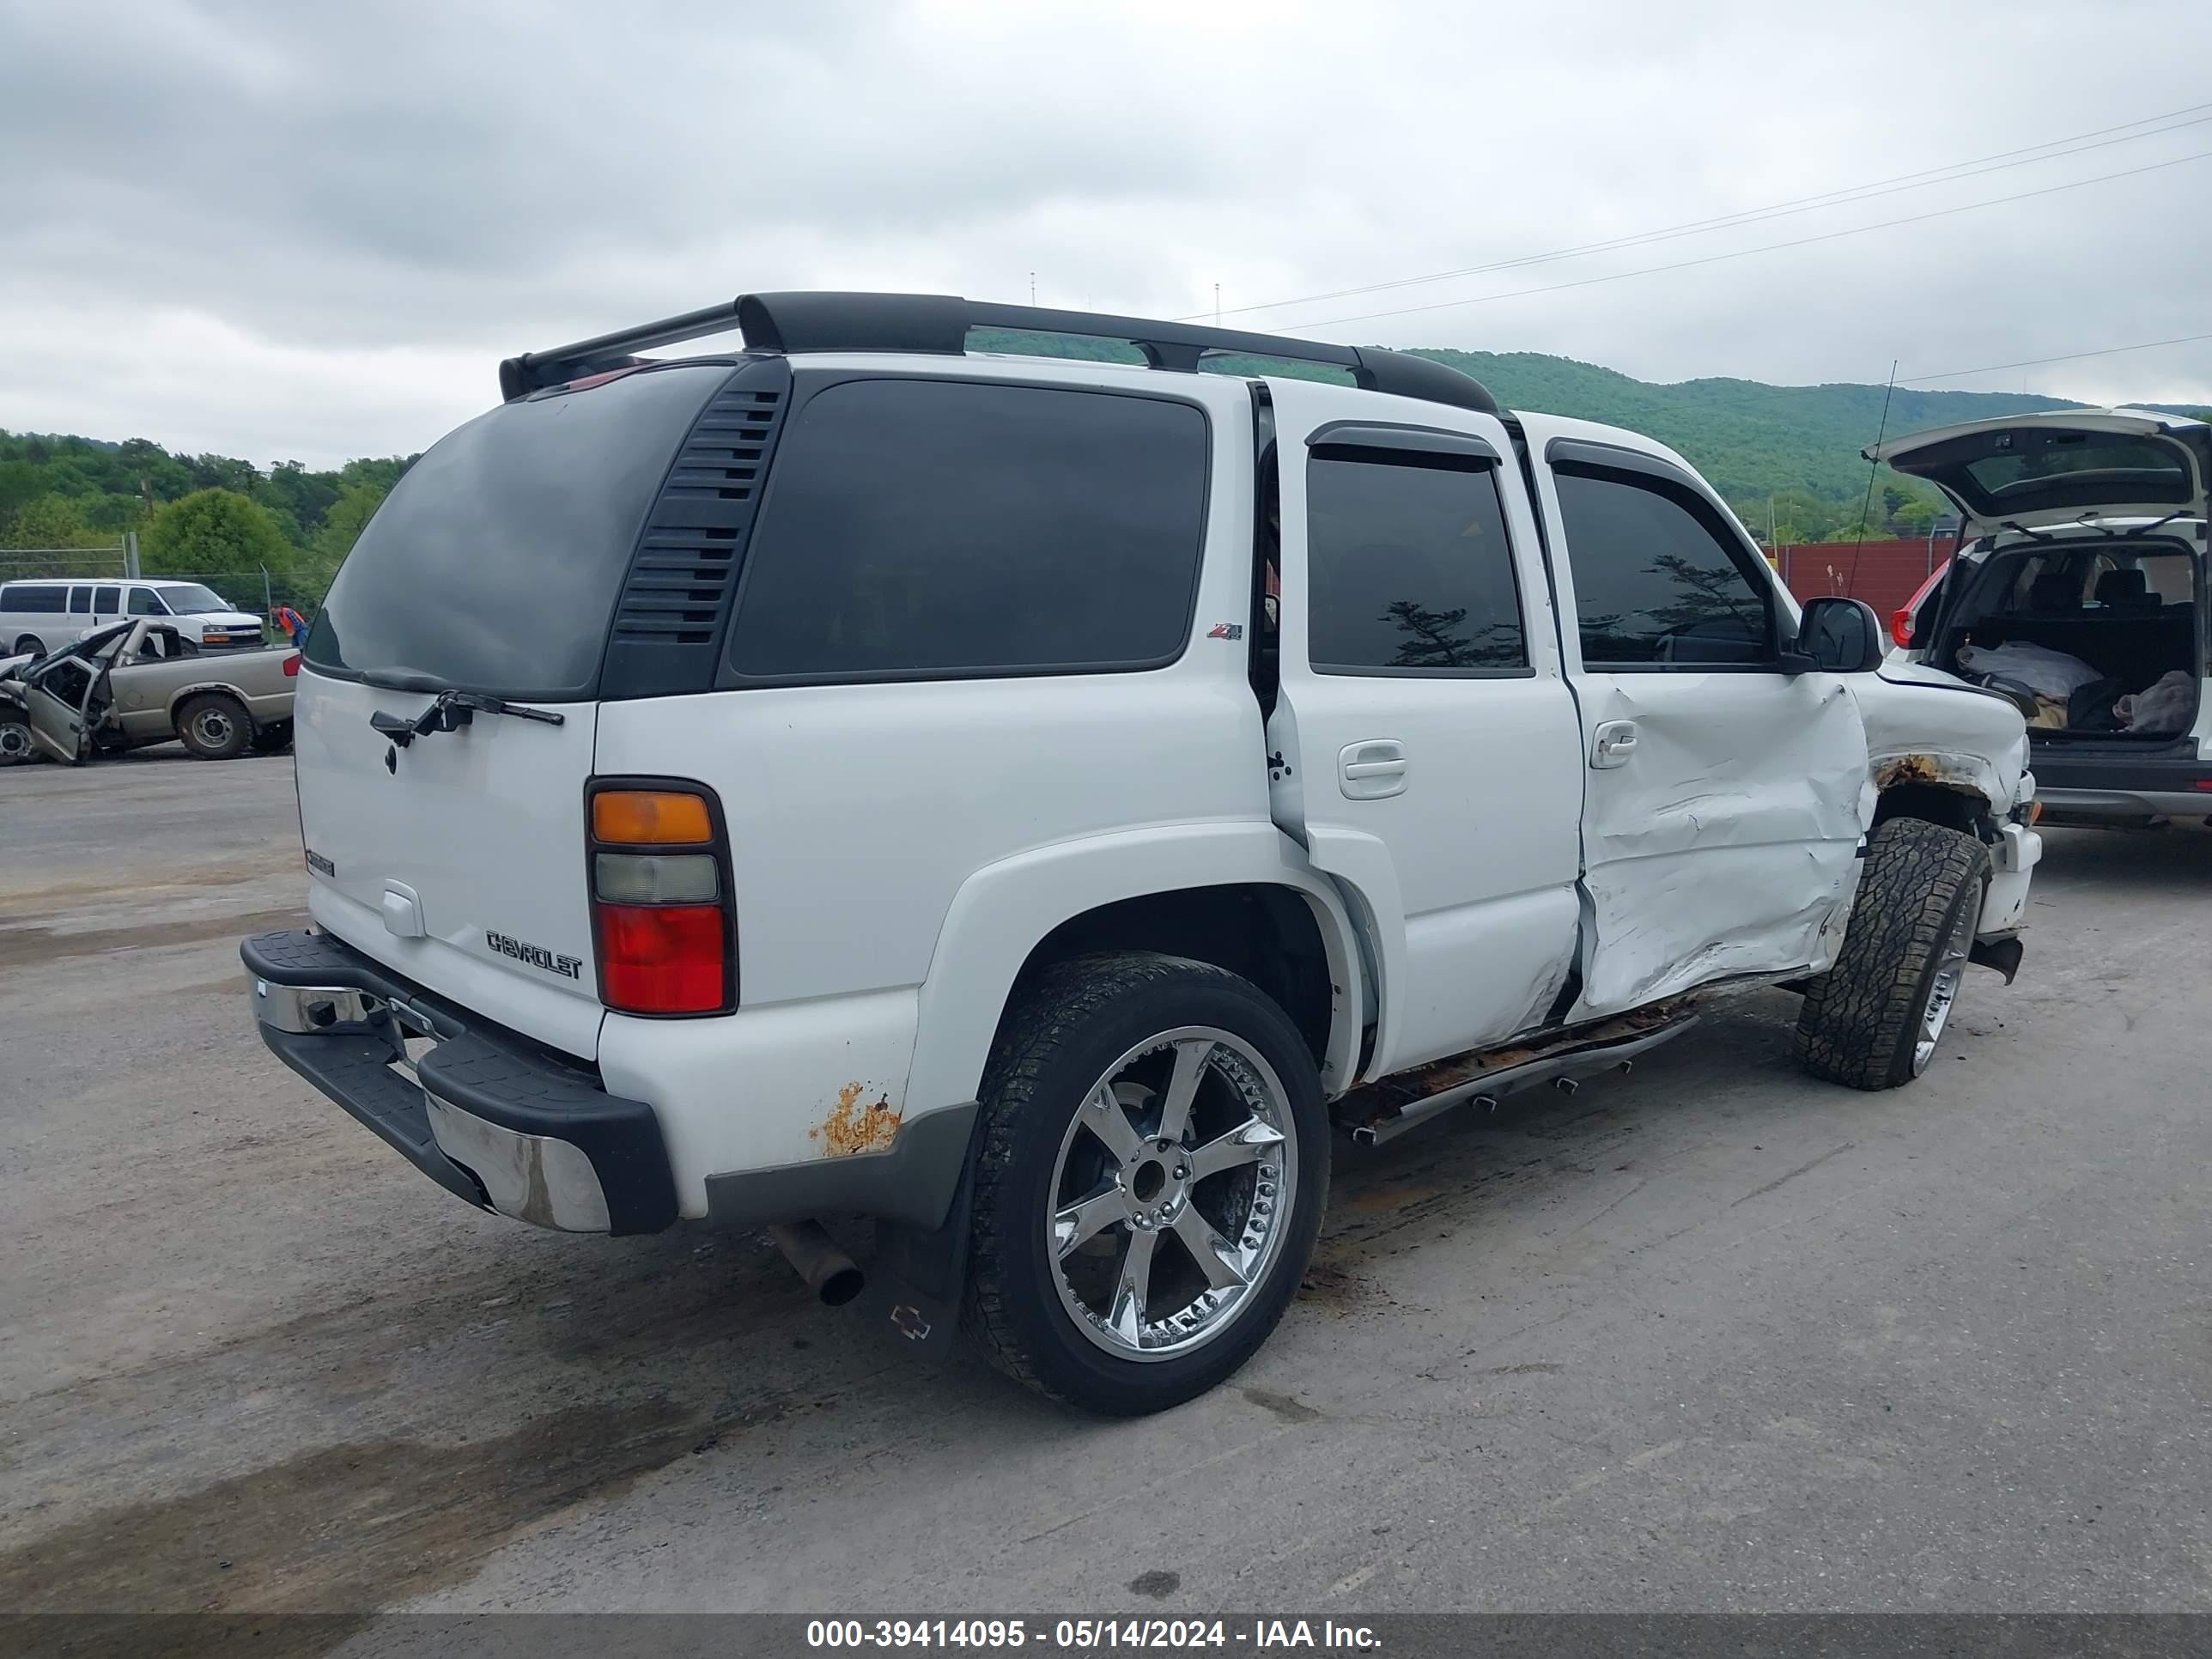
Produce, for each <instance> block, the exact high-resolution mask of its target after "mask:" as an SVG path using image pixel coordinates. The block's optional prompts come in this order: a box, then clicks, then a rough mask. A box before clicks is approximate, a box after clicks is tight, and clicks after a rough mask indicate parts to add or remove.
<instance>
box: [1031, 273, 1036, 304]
mask: <svg viewBox="0 0 2212 1659" xmlns="http://www.w3.org/2000/svg"><path fill="white" fill-rule="evenodd" d="M1030 304H1031V305H1035V304H1036V272H1035V271H1034V270H1033V271H1031V272H1030Z"/></svg>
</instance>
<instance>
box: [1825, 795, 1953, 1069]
mask: <svg viewBox="0 0 2212 1659" xmlns="http://www.w3.org/2000/svg"><path fill="white" fill-rule="evenodd" d="M1989 871H1990V855H1989V851H1988V849H1987V848H1984V846H1983V845H1982V843H1981V842H1978V841H1977V840H1975V839H1974V838H1973V837H1972V836H1967V835H1961V834H1960V832H1959V831H1958V830H1956V829H1944V828H1943V827H1942V825H1940V824H1935V823H1926V822H1925V821H1923V820H1922V819H1919V818H1892V819H1890V820H1889V821H1888V822H1887V823H1881V824H1877V825H1875V830H1874V833H1873V834H1872V835H1871V836H1869V837H1868V840H1867V865H1866V870H1865V872H1864V873H1863V875H1862V876H1861V878H1860V880H1859V890H1858V896H1857V899H1856V900H1855V901H1853V902H1852V905H1851V921H1850V931H1849V932H1848V933H1845V934H1844V946H1843V949H1842V950H1841V951H1838V953H1837V957H1836V962H1835V965H1834V966H1833V967H1832V968H1831V969H1828V971H1827V972H1826V973H1825V974H1823V975H1820V977H1819V978H1818V979H1816V980H1814V981H1813V982H1812V984H1811V986H1810V987H1808V989H1807V991H1806V993H1805V1006H1804V1007H1803V1008H1802V1010H1800V1011H1799V1013H1798V1016H1797V1036H1796V1043H1795V1047H1796V1054H1797V1057H1798V1059H1799V1060H1801V1061H1802V1062H1803V1064H1804V1066H1805V1069H1806V1070H1807V1071H1808V1072H1810V1073H1812V1074H1813V1075H1814V1077H1817V1078H1825V1079H1826V1080H1827V1081H1829V1082H1831V1083H1841V1084H1844V1085H1847V1086H1848V1087H1850V1088H1853V1089H1894V1088H1896V1087H1898V1086H1899V1085H1901V1084H1906V1083H1910V1082H1911V1081H1912V1079H1914V1078H1916V1077H1918V1076H1919V1075H1920V1074H1921V1073H1923V1072H1924V1071H1926V1070H1927V1069H1928V1066H1929V1062H1930V1061H1931V1060H1934V1059H1935V1057H1936V1045H1937V1044H1938V1043H1940V1042H1942V1037H1943V1032H1944V1029H1945V1027H1946V1026H1947V1025H1948V1023H1949V1021H1950V1017H1951V1011H1952V1008H1953V1006H1954V1005H1955V1004H1956V1002H1957V1000H1958V994H1959V989H1960V982H1961V981H1963V979H1964V978H1965V976H1966V953H1967V952H1968V951H1970V950H1972V948H1973V943H1974V925H1975V923H1976V922H1977V921H1979V920H1980V918H1981V912H1982V894H1983V890H1984V888H1985V887H1986V885H1987V884H1988V879H1989Z"/></svg>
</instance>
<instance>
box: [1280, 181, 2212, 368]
mask: <svg viewBox="0 0 2212 1659" xmlns="http://www.w3.org/2000/svg"><path fill="white" fill-rule="evenodd" d="M2208 156H2212V150H2198V151H2197V152H2196V153H2195V154H2193V155H2176V156H2173V157H2172V158H2171V159H2169V160H2167V161H2150V162H2147V163H2145V164H2144V165H2143V166H2142V167H2127V168H2124V169H2123V170H2122V171H2120V172H2118V173H2096V174H2094V175H2093V176H2091V177H2089V178H2087V179H2069V180H2068V181H2067V182H2066V183H2065V184H2063V185H2044V186H2043V187H2042V188H2041V189H2039V190H2023V191H2018V192H2016V193H2015V194H2013V195H2010V196H1993V197H1990V199H1989V200H1987V201H1985V202H1961V203H1959V204H1957V205H1955V206H1953V207H1947V208H1937V209H1936V210H1933V211H1931V212H1928V213H1915V214H1910V215H1908V216H1905V218H1902V219H1884V220H1882V221H1881V222H1879V223H1876V224H1871V225H1853V226H1851V227H1850V228H1848V229H1844V230H1830V231H1823V232H1822V233H1821V234H1819V235H1817V236H1800V237H1796V238H1795V239H1793V240H1790V241H1787V242H1768V243H1766V244H1765V245H1764V246H1759V247H1742V248H1735V249H1733V250H1731V251H1729V252H1726V253H1708V254H1706V255H1705V256H1703V257H1702V258H1696V259H1677V260H1675V261H1674V263H1673V264H1664V265H1644V266H1640V267H1638V269H1636V270H1615V271H1611V272H1608V273H1607V274H1606V275H1605V276H1584V277H1581V278H1578V279H1577V280H1576V281H1574V282H1571V283H1547V284H1545V285H1544V286H1542V287H1541V288H1516V289H1508V290H1507V291H1506V292H1504V293H1503V294H1478V295H1474V297H1473V298H1472V299H1466V300H1438V301H1433V302H1431V303H1430V304H1428V305H1419V306H1401V307H1397V308H1396V309H1395V310H1392V311H1368V312H1362V313H1360V314H1359V315H1358V316H1356V317H1331V318H1328V319H1326V320H1324V321H1321V322H1310V323H1297V324H1289V325H1285V326H1286V327H1291V328H1295V329H1297V330H1298V331H1300V332H1304V331H1309V330H1312V329H1320V328H1341V327H1344V326H1345V325H1347V324H1351V323H1371V322H1374V321H1376V320H1377V319H1381V318H1384V317H1411V316H1414V315H1416V314H1418V313H1422V312H1429V311H1450V310H1452V309H1454V308H1455V307H1460V306H1479V305H1487V304H1489V303H1490V302H1491V301H1493V300H1520V299H1525V298H1527V297H1528V296H1529V295H1534V294H1557V293H1559V292H1561V291H1563V290H1565V289H1571V288H1591V287H1595V285H1596V284H1598V283H1619V282H1625V281H1626V280H1627V279H1628V278H1629V277H1631V276H1658V275H1660V274H1662V272H1665V271H1669V270H1692V269H1693V268H1694V267H1696V266H1699V265H1712V264H1720V263H1722V262H1723V260H1728V259H1743V258H1749V257H1750V256H1751V255H1753V254H1754V253H1778V252H1782V251H1783V250H1784V249H1785V248H1793V247H1809V246H1812V245H1813V244H1814V243H1815V242H1832V241H1835V240H1838V238H1841V237H1844V236H1863V235H1865V234H1867V233H1868V232H1869V231H1874V230H1895V229H1897V228H1899V226H1902V225H1917V224H1925V223H1926V222H1928V221H1929V220H1931V219H1948V218H1949V217H1950V216H1952V215H1953V214H1954V213H1971V212H1972V211H1973V210H1975V209H1977V208H1991V207H2002V206H2004V205H2005V204H2007V203H2008V202H2026V201H2029V200H2032V199H2033V198H2034V197H2039V196H2055V195H2057V194H2058V193H2059V192H2060V191H2069V190H2080V189H2081V188H2082V187H2083V186H2085V185H2102V184H2109V183H2110V182H2111V181H2112V180H2113V179H2132V178H2134V177H2136V175H2137V174H2139V173H2156V172H2159V171H2160V169H2162V168H2165V167H2179V166H2181V165H2182V164H2183V163H2184V162H2185V161H2203V160H2204V159H2205V158H2206V157H2208Z"/></svg>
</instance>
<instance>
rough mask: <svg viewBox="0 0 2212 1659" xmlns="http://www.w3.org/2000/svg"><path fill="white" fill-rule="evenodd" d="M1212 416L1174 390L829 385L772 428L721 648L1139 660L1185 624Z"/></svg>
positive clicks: (881, 656) (787, 658)
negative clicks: (765, 489)
mask: <svg viewBox="0 0 2212 1659" xmlns="http://www.w3.org/2000/svg"><path fill="white" fill-rule="evenodd" d="M1205 517H1206V420H1205V417H1204V416H1202V415H1200V412H1199V411H1198V410H1195V409H1194V408H1192V407H1191V406H1190V405H1188V404H1177V403H1168V402H1164V401H1161V400H1159V399H1157V398H1133V397H1121V396H1115V395H1113V394H1109V393H1103V392H1060V391H1054V390H1051V389H1048V388H1044V387H1036V386H976V385H959V384H954V383H950V382H945V381H931V380H859V381H848V382H847V383H845V384H842V385H839V386H830V387H829V388H828V389H827V390H825V391H823V392H820V393H818V394H817V395H816V396H815V397H814V398H812V399H811V400H810V401H809V402H808V403H807V404H805V407H804V408H803V409H801V410H800V411H799V416H798V418H797V419H796V421H795V422H793V425H792V426H791V428H789V429H788V430H787V432H786V433H785V434H784V437H783V447H782V448H781V450H780V451H779V452H778V454H777V458H776V464H775V477H774V478H773V479H772V480H771V482H770V483H769V493H768V499H767V501H766V503H765V504H764V509H763V519H762V525H761V529H760V532H759V535H758V538H757V543H756V545H755V547H754V550H753V554H752V557H751V560H750V564H749V567H748V568H747V570H746V572H745V575H744V590H743V592H742V593H741V595H740V597H739V599H738V617H737V623H736V626H735V628H734V629H732V644H731V662H732V666H733V667H734V668H735V669H736V670H737V671H738V673H740V674H743V675H748V676H753V677H757V678H769V677H799V678H823V677H847V676H858V677H894V678H895V677H917V676H928V675H949V674H991V673H1023V672H1030V673H1035V672H1040V671H1055V670H1058V671H1072V670H1076V669H1084V668H1091V669H1107V668H1136V667H1145V666H1152V665H1158V664H1160V663H1164V662H1167V661H1169V660H1171V659H1173V658H1174V657H1175V656H1176V653H1178V652H1179V651H1181V649H1182V645H1183V641H1185V640H1186V639H1187V638H1188V635H1189V631H1190V609H1191V603H1192V599H1193V595H1194V591H1195V586H1196V582H1197V577H1198V558H1199V545H1200V539H1201V538H1202V536H1203V534H1204V530H1205Z"/></svg>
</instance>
